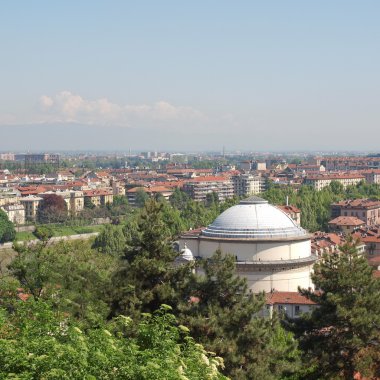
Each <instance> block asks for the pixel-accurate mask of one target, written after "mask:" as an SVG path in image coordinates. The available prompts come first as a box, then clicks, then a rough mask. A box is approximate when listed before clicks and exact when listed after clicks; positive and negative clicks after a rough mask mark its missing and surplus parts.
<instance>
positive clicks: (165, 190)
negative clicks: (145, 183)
mask: <svg viewBox="0 0 380 380" xmlns="http://www.w3.org/2000/svg"><path fill="white" fill-rule="evenodd" d="M139 191H144V192H145V193H147V194H148V195H149V196H151V197H154V196H155V195H158V194H160V195H161V196H163V197H164V198H165V199H166V200H169V198H170V196H171V195H172V194H173V192H174V189H173V188H170V187H165V186H149V187H133V188H132V189H129V190H127V193H126V194H127V198H128V203H129V204H130V205H132V206H135V205H136V195H137V194H138V192H139Z"/></svg>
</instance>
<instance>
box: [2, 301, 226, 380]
mask: <svg viewBox="0 0 380 380" xmlns="http://www.w3.org/2000/svg"><path fill="white" fill-rule="evenodd" d="M15 306H16V308H15V309H14V310H13V312H12V313H9V312H7V311H6V310H4V309H0V352H1V355H0V378H4V379H5V378H19V379H21V378H22V379H67V380H69V379H74V380H82V379H115V380H116V379H120V380H121V379H125V380H150V379H168V380H177V379H178V380H179V379H210V380H218V379H220V380H222V379H226V378H225V377H224V376H223V375H221V373H220V372H219V369H220V368H221V367H222V366H223V361H222V359H221V358H218V357H215V356H212V355H210V354H209V353H207V352H206V351H205V350H204V348H203V347H202V346H200V345H198V344H196V343H195V342H194V340H193V339H192V338H191V337H190V336H189V334H188V330H187V329H186V327H184V326H179V327H177V326H176V320H175V318H174V316H173V315H171V314H169V313H168V310H167V309H168V308H167V307H164V306H163V307H161V309H160V310H159V311H157V312H156V313H155V314H154V315H147V316H145V318H144V320H143V321H141V322H140V323H139V324H137V323H135V322H133V321H132V320H131V319H130V318H128V317H124V316H121V317H119V318H118V319H116V320H114V321H111V322H110V323H108V324H105V323H104V322H103V323H102V324H100V325H99V326H97V327H96V328H87V329H82V328H81V326H80V325H78V323H77V321H75V320H73V319H72V318H71V317H70V316H67V315H64V314H62V313H57V312H56V311H55V310H54V308H53V307H52V305H51V304H50V303H48V302H46V301H35V300H32V299H30V300H28V301H25V302H22V301H19V302H18V303H17V304H15ZM130 330H136V331H137V334H136V336H134V337H131V336H130V335H129V331H130Z"/></svg>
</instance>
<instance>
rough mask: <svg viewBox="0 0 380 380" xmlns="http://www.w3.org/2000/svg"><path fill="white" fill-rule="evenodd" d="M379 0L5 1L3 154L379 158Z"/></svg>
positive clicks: (1, 14) (0, 90) (0, 24)
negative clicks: (330, 153) (364, 153)
mask: <svg viewBox="0 0 380 380" xmlns="http://www.w3.org/2000/svg"><path fill="white" fill-rule="evenodd" d="M379 17H380V2H379V1H366V0H361V1H357V0H355V1H349V0H341V1H334V0H329V1H327V0H326V1H313V2H311V1H305V0H303V1H287V0H279V1H254V0H250V1H248V0H247V1H238V0H236V1H231V0H230V1H222V0H215V1H209V0H199V1H198V0H193V1H180V0H176V1H174V0H173V1H165V0H151V1H144V0H135V1H127V0H124V1H113V0H107V1H106V0H104V1H96V0H88V1H85V0H82V1H79V0H72V1H69V0H65V1H51V0H47V1H39V0H33V1H28V0H24V1H17V0H12V1H3V2H2V4H1V8H0V49H1V50H0V51H1V55H0V57H1V58H0V150H12V149H18V150H38V149H40V150H43V149H52V150H54V149H126V150H127V149H128V148H129V147H131V148H132V149H161V150H163V149H171V150H197V149H198V150H201V149H221V147H222V146H223V145H225V146H226V148H227V150H231V149H242V150H270V149H273V150H292V149H295V150H305V149H313V150H317V149H320V150H331V149H340V150H342V149H356V150H360V149H361V150H377V149H379V140H380V74H379V70H380V22H379Z"/></svg>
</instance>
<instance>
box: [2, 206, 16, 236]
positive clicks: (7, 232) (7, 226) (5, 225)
mask: <svg viewBox="0 0 380 380" xmlns="http://www.w3.org/2000/svg"><path fill="white" fill-rule="evenodd" d="M15 237H16V230H15V227H14V225H13V223H12V222H11V221H10V220H9V219H8V215H7V214H6V213H5V212H4V211H3V210H2V209H0V243H5V242H7V241H12V240H14V238H15Z"/></svg>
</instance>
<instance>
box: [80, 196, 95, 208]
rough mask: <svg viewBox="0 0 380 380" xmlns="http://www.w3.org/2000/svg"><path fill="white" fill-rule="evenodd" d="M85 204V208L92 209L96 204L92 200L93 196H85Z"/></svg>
mask: <svg viewBox="0 0 380 380" xmlns="http://www.w3.org/2000/svg"><path fill="white" fill-rule="evenodd" d="M83 206H84V208H85V209H86V208H88V209H90V210H92V209H94V208H95V205H94V204H93V203H92V202H91V198H90V197H84V202H83Z"/></svg>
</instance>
